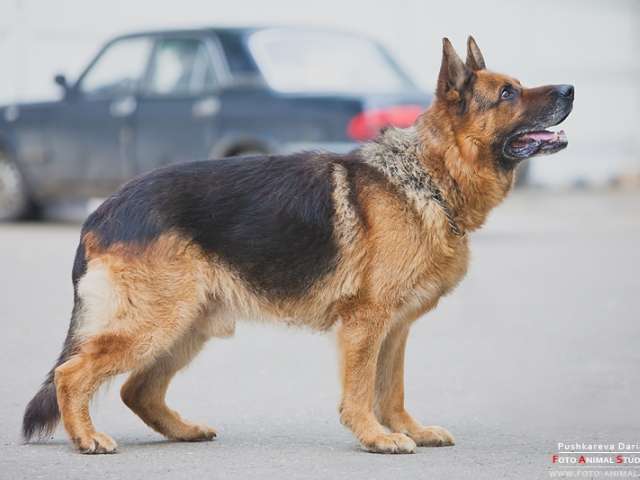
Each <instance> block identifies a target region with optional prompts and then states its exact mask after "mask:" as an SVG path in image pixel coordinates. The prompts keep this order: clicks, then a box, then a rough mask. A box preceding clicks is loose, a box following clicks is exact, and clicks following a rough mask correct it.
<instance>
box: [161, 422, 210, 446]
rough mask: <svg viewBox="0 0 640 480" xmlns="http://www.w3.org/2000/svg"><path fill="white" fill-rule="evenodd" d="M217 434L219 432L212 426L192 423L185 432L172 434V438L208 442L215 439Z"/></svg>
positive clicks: (181, 440)
mask: <svg viewBox="0 0 640 480" xmlns="http://www.w3.org/2000/svg"><path fill="white" fill-rule="evenodd" d="M217 436H218V434H217V433H216V431H215V430H214V429H213V428H211V427H207V426H205V425H194V424H191V425H189V426H188V428H185V430H184V431H183V432H180V433H179V434H177V435H174V436H172V440H177V441H180V442H206V441H209V440H213V439H214V438H216V437H217Z"/></svg>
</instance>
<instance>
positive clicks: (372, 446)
mask: <svg viewBox="0 0 640 480" xmlns="http://www.w3.org/2000/svg"><path fill="white" fill-rule="evenodd" d="M362 447H363V448H364V449H365V450H367V451H368V452H373V453H414V452H415V450H416V442H414V441H413V440H411V438H409V437H408V436H406V435H404V434H403V433H389V434H379V435H376V436H375V437H373V438H371V439H370V440H366V441H363V442H362Z"/></svg>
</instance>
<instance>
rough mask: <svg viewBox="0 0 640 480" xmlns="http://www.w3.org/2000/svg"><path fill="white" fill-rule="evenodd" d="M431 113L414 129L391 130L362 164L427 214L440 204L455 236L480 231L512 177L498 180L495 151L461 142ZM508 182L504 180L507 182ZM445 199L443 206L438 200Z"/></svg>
mask: <svg viewBox="0 0 640 480" xmlns="http://www.w3.org/2000/svg"><path fill="white" fill-rule="evenodd" d="M433 113H434V112H432V111H431V110H429V111H427V112H426V113H425V114H424V115H423V116H422V117H421V118H420V119H419V121H418V123H417V124H416V126H414V127H410V128H407V129H398V128H389V129H387V130H385V131H384V132H383V133H382V134H381V135H380V136H379V137H378V138H376V139H375V140H374V141H373V142H369V143H367V144H365V145H364V146H363V147H362V153H363V158H364V159H365V160H366V161H367V163H369V164H370V165H371V166H373V167H375V168H376V169H378V170H380V171H381V172H382V173H383V174H384V175H385V176H386V177H387V178H388V179H389V181H390V182H391V183H392V184H394V185H395V186H396V187H397V188H399V189H400V190H401V191H402V192H403V193H405V194H406V195H407V197H408V198H409V199H410V200H411V201H412V203H413V204H414V206H415V207H416V209H417V210H418V211H419V212H420V211H426V209H427V206H428V205H429V204H433V203H437V204H438V206H439V208H440V209H441V210H443V214H444V215H445V217H451V218H447V221H449V223H450V226H451V230H452V232H453V233H454V234H456V235H457V234H459V233H466V232H468V231H473V230H476V229H477V228H479V227H480V226H482V224H483V223H484V222H485V220H486V218H487V216H488V214H489V212H490V211H491V209H492V208H493V207H495V206H496V205H498V204H499V203H500V201H502V199H503V198H504V197H505V196H506V194H507V192H508V191H509V189H510V186H511V183H512V182H511V175H509V174H505V175H503V176H502V177H498V176H499V175H500V173H496V171H495V168H492V167H491V166H489V165H487V166H483V163H484V162H493V158H491V157H490V155H492V152H491V148H490V147H489V146H483V145H480V144H478V143H477V142H475V141H474V140H473V139H470V138H466V139H465V138H457V137H456V135H455V134H454V132H453V131H452V130H451V129H450V128H445V127H444V126H443V125H446V124H447V123H446V122H445V121H442V119H439V118H438V116H437V115H433ZM503 177H504V178H503ZM439 194H441V196H442V202H438V199H437V196H438V195H439Z"/></svg>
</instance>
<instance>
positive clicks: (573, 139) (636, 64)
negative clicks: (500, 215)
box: [0, 0, 640, 186]
mask: <svg viewBox="0 0 640 480" xmlns="http://www.w3.org/2000/svg"><path fill="white" fill-rule="evenodd" d="M293 23H295V24H299V23H301V24H307V25H318V26H334V27H340V28H345V29H350V30H355V31H360V32H363V33H366V34H368V35H371V36H374V37H376V38H379V39H380V40H382V41H383V42H384V43H385V44H386V45H387V46H388V47H389V48H390V49H391V50H392V51H393V53H395V55H396V56H397V57H398V58H399V60H400V62H401V63H402V64H403V65H404V66H405V67H406V68H407V70H409V72H410V73H411V74H412V75H413V76H414V78H415V79H416V80H417V81H418V82H419V83H420V84H421V85H422V86H424V87H425V88H428V89H432V88H433V86H434V84H435V80H436V75H437V71H438V66H439V62H440V48H441V47H440V45H441V43H440V40H441V38H442V37H443V36H448V37H450V38H451V39H452V41H453V42H454V44H455V45H456V46H457V47H458V49H459V50H460V53H461V54H462V53H463V52H464V45H465V39H466V35H467V34H469V33H472V34H473V35H474V36H475V37H476V39H477V40H478V43H479V44H480V46H481V48H482V50H483V52H484V55H485V58H486V60H487V63H488V66H489V68H491V69H494V70H497V71H503V72H505V73H509V74H511V75H513V76H515V77H518V78H519V79H520V80H521V81H522V82H523V83H524V84H525V85H536V84H542V83H573V84H574V85H575V86H576V103H575V110H574V113H573V114H572V116H571V117H570V119H569V120H568V121H567V122H566V123H565V125H564V126H563V128H564V129H565V130H566V131H567V133H568V135H569V142H570V146H569V148H568V149H567V150H566V151H564V152H562V153H560V154H558V155H556V156H553V157H546V158H539V159H537V160H535V161H534V162H533V165H532V179H533V181H534V182H536V183H539V184H544V185H548V186H568V185H572V184H575V183H578V182H586V183H589V184H594V185H605V184H607V183H608V182H610V181H611V179H613V178H615V177H618V176H621V175H622V176H632V175H639V174H640V122H638V114H639V113H640V1H637V0H609V1H604V0H603V1H596V0H555V1H554V0H526V1H521V0H512V1H508V0H483V1H473V0H458V1H450V2H442V1H438V2H430V1H425V0H423V1H418V0H416V1H410V0H394V1H392V2H375V1H371V0H369V1H360V0H353V1H348V0H324V1H322V2H305V1H300V0H269V1H259V0H233V1H226V0H224V1H223V0H220V1H212V0H209V1H206V0H182V1H180V2H158V1H153V0H138V1H135V2H132V1H125V0H110V1H108V2H105V1H99V0H84V1H83V0H57V1H55V2H54V1H49V0H0V65H1V68H0V102H2V103H8V102H14V101H24V100H39V99H51V98H56V97H57V96H58V95H59V92H58V91H57V90H56V87H55V85H53V83H52V77H53V75H54V74H55V73H58V72H64V73H66V74H67V75H68V76H69V77H70V78H74V77H75V76H76V75H77V74H78V73H79V72H80V69H81V68H82V67H83V66H84V65H85V64H86V62H87V61H88V60H89V59H90V58H91V56H92V55H93V54H94V53H95V52H96V51H97V49H98V48H99V46H100V45H101V43H103V42H104V41H106V40H107V39H108V38H109V37H110V36H112V35H114V34H118V33H123V32H126V31H129V30H136V29H152V28H165V27H191V26H205V25H237V24H293Z"/></svg>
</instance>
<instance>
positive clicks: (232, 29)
mask: <svg viewBox="0 0 640 480" xmlns="http://www.w3.org/2000/svg"><path fill="white" fill-rule="evenodd" d="M271 29H278V30H281V29H285V30H310V31H312V30H315V31H322V32H335V33H347V34H351V35H357V36H362V37H366V35H362V34H358V33H356V32H352V31H348V30H342V29H339V28H335V27H318V26H312V25H247V26H210V27H206V26H205V27H198V28H167V29H163V30H141V31H136V32H131V33H125V34H122V35H117V36H115V37H112V38H111V39H110V42H111V41H115V40H120V39H124V38H134V37H142V36H162V35H193V34H207V33H214V34H216V33H222V34H231V35H238V36H244V35H247V34H250V33H253V32H257V31H259V30H271Z"/></svg>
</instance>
